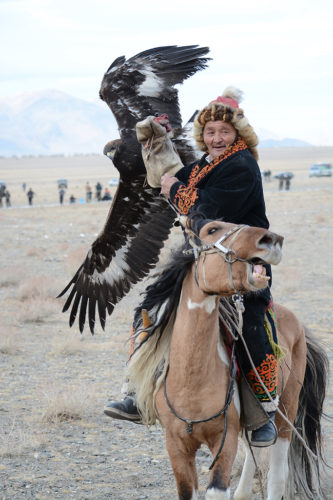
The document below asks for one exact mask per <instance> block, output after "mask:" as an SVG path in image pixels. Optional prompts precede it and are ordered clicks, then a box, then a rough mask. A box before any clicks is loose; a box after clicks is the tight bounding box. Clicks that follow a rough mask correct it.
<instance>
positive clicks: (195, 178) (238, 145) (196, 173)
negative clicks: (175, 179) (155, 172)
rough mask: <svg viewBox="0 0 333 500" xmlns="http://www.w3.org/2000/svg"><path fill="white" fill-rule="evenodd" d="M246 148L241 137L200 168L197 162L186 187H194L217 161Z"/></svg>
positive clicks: (219, 161)
mask: <svg viewBox="0 0 333 500" xmlns="http://www.w3.org/2000/svg"><path fill="white" fill-rule="evenodd" d="M245 149H247V144H246V142H245V141H244V140H243V139H240V138H239V139H238V140H237V141H236V142H235V143H234V144H231V146H229V147H228V148H227V149H226V150H225V151H224V153H222V154H221V155H220V156H218V157H217V158H215V159H214V160H213V161H211V162H210V163H208V165H206V166H205V167H203V168H202V169H201V170H200V166H199V165H198V164H197V165H195V167H193V169H192V171H191V174H190V177H189V180H188V183H187V185H188V187H194V186H196V185H197V184H198V183H199V182H200V181H201V180H202V179H203V178H204V177H206V175H207V174H208V173H209V172H210V171H211V170H213V168H215V167H216V165H218V164H219V163H221V162H222V161H223V160H226V159H227V158H229V157H230V156H231V155H233V154H235V153H237V152H238V151H244V150H245Z"/></svg>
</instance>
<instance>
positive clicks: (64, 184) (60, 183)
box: [57, 179, 68, 189]
mask: <svg viewBox="0 0 333 500" xmlns="http://www.w3.org/2000/svg"><path fill="white" fill-rule="evenodd" d="M57 182H58V189H61V188H66V189H67V188H68V186H67V179H58V181H57Z"/></svg>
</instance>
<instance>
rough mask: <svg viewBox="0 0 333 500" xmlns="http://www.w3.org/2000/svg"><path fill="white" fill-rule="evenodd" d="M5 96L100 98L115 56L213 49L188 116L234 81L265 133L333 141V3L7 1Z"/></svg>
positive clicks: (0, 36) (193, 82)
mask: <svg viewBox="0 0 333 500" xmlns="http://www.w3.org/2000/svg"><path fill="white" fill-rule="evenodd" d="M0 27H1V29H0V44H1V47H2V49H1V51H0V98H2V97H5V96H12V95H14V94H21V93H23V92H30V91H40V90H44V89H55V90H61V91H63V92H66V93H68V94H70V95H72V96H74V97H79V98H82V99H85V100H89V101H93V100H98V92H99V87H100V83H101V80H102V77H103V74H104V72H105V71H106V70H107V68H108V67H109V65H110V64H111V63H112V62H113V60H114V59H115V58H116V57H118V56H122V55H124V56H125V57H126V58H129V57H131V56H133V55H135V54H136V53H138V52H140V51H142V50H146V49H149V48H152V47H157V46H160V45H193V44H198V45H201V46H208V47H210V57H211V58H212V60H211V61H210V63H209V68H208V69H206V70H204V71H202V72H200V73H197V74H196V75H194V76H193V77H191V78H190V79H188V80H186V81H185V82H184V84H183V85H182V86H180V87H179V99H180V105H181V110H182V116H183V119H184V120H185V121H186V120H187V119H188V118H189V117H190V116H191V115H192V113H193V111H194V110H195V109H200V108H202V107H204V106H205V105H206V104H207V103H208V102H210V101H211V100H212V99H213V98H215V97H217V96H218V95H220V94H221V93H222V92H223V90H224V88H226V87H227V86H229V85H233V86H236V87H238V88H240V89H241V90H242V91H243V92H244V99H243V102H242V108H243V109H244V112H245V115H246V117H247V118H248V119H249V121H250V123H251V124H252V125H253V126H254V128H255V129H256V130H258V129H261V130H268V131H269V132H270V133H271V134H272V135H275V136H276V138H280V139H282V138H285V137H288V138H297V139H301V140H305V141H308V142H310V143H312V144H315V145H333V90H332V89H333V2H332V0H316V1H315V2H313V1H312V0H302V1H299V0H280V1H279V2H271V1H269V0H252V1H248V0H246V1H245V0H238V1H237V2H231V1H224V0H218V1H217V0H208V1H207V2H205V1H204V0H200V1H197V0H190V1H188V0H177V1H176V0H167V1H165V2H160V1H156V0H145V1H143V2H134V1H133V0H119V1H116V0H93V1H91V0H85V1H82V0H81V1H77V0H0Z"/></svg>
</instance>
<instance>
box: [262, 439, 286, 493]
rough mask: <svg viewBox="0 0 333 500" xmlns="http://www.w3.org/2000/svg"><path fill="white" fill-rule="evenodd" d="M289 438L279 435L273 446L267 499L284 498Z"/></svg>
mask: <svg viewBox="0 0 333 500" xmlns="http://www.w3.org/2000/svg"><path fill="white" fill-rule="evenodd" d="M289 444H290V442H289V439H288V438H281V437H278V438H277V441H276V443H275V444H274V446H272V447H271V457H270V461H269V472H268V477H267V500H281V498H283V495H284V492H285V488H286V483H287V478H288V449H289Z"/></svg>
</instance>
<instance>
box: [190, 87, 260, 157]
mask: <svg viewBox="0 0 333 500" xmlns="http://www.w3.org/2000/svg"><path fill="white" fill-rule="evenodd" d="M242 95H243V93H242V91H241V90H239V89H236V88H235V87H227V88H226V89H225V91H224V92H223V94H222V96H219V97H217V98H216V99H214V101H212V102H210V103H209V104H208V106H206V107H205V108H203V109H202V110H201V111H199V112H198V113H197V115H196V117H195V119H194V124H193V135H194V140H195V142H196V143H197V146H198V148H199V149H200V150H201V151H207V146H206V144H205V143H204V140H203V130H204V128H205V125H206V123H207V122H209V121H217V120H221V121H224V122H229V123H231V125H233V126H234V127H235V129H236V130H237V132H238V135H239V136H240V137H241V138H242V139H243V140H244V141H245V142H246V144H247V146H248V148H249V150H250V152H251V153H252V155H253V156H254V158H255V159H256V160H258V151H257V148H256V146H257V145H258V142H259V140H258V137H257V135H256V133H255V132H254V130H253V128H252V127H251V125H250V124H249V122H248V120H247V118H246V117H245V116H244V111H243V110H242V109H241V108H240V107H239V106H238V103H239V102H240V101H241V100H242Z"/></svg>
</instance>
